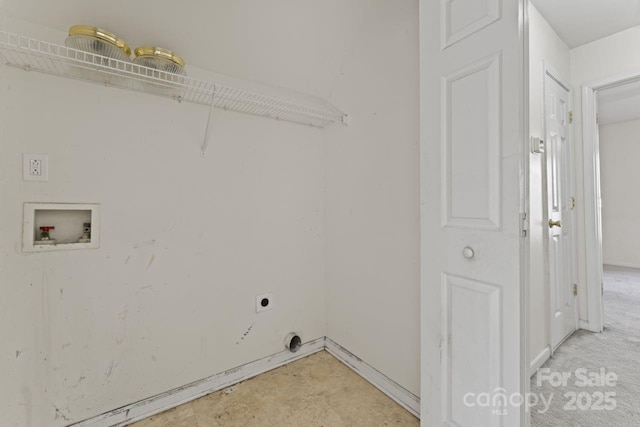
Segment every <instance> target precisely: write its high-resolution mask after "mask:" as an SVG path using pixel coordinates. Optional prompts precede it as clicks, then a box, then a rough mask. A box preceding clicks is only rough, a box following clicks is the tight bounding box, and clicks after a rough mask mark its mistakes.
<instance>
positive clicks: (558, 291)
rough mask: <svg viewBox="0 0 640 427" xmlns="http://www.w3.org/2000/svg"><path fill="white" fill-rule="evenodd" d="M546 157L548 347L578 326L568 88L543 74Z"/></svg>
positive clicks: (564, 337)
mask: <svg viewBox="0 0 640 427" xmlns="http://www.w3.org/2000/svg"><path fill="white" fill-rule="evenodd" d="M545 129H546V132H545V133H546V136H545V137H546V141H545V160H546V162H545V163H546V172H545V174H546V192H547V223H548V232H549V239H548V262H549V306H550V308H551V321H550V332H551V348H552V350H555V349H556V348H557V347H558V346H559V345H560V343H562V341H564V340H565V339H566V338H567V337H568V336H569V335H571V334H572V333H573V332H574V331H575V330H576V328H577V317H578V313H577V304H576V296H575V295H574V293H575V292H574V285H575V284H577V283H578V282H577V258H576V246H575V211H574V208H575V198H574V194H575V192H574V191H573V185H572V184H573V178H572V170H573V168H572V159H573V150H572V145H571V141H570V123H569V90H568V88H567V86H565V85H563V84H561V83H559V81H558V80H556V78H555V77H554V76H552V75H550V72H547V73H546V74H545Z"/></svg>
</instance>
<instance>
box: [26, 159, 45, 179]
mask: <svg viewBox="0 0 640 427" xmlns="http://www.w3.org/2000/svg"><path fill="white" fill-rule="evenodd" d="M29 175H31V176H42V160H40V159H31V160H29Z"/></svg>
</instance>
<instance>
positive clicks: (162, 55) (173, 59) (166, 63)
mask: <svg viewBox="0 0 640 427" xmlns="http://www.w3.org/2000/svg"><path fill="white" fill-rule="evenodd" d="M134 55H135V58H134V59H133V62H134V63H136V64H138V65H143V66H145V67H149V68H154V69H156V70H160V71H165V72H167V73H173V74H180V75H186V72H185V71H184V66H185V62H184V59H182V57H180V56H178V55H177V54H176V53H174V52H172V51H170V50H169V49H164V48H161V47H157V46H140V47H138V48H136V50H135V51H134Z"/></svg>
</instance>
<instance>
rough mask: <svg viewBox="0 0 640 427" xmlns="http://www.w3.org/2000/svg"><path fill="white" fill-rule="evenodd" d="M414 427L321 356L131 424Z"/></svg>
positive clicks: (374, 391) (388, 402)
mask: <svg viewBox="0 0 640 427" xmlns="http://www.w3.org/2000/svg"><path fill="white" fill-rule="evenodd" d="M419 425H420V422H419V421H418V419H417V418H416V417H414V416H413V415H412V414H411V413H409V412H408V411H406V410H405V409H404V408H402V407H401V406H400V405H398V404H397V403H395V402H394V401H392V400H391V399H389V398H388V397H387V396H385V395H384V394H383V393H382V392H380V391H379V390H378V389H376V388H375V387H373V386H372V385H371V384H369V383H368V382H367V381H365V380H364V379H362V378H361V377H360V376H359V375H357V374H356V373H355V372H353V371H352V370H351V369H349V368H348V367H346V366H345V365H344V364H342V363H341V362H340V361H338V360H337V359H336V358H334V357H333V356H332V355H331V354H329V353H327V352H326V351H322V352H319V353H316V354H313V355H311V356H308V357H305V358H303V359H300V360H297V361H295V362H292V363H289V364H287V365H285V366H282V367H280V368H277V369H274V370H272V371H269V372H266V373H264V374H262V375H258V376H257V377H254V378H252V379H250V380H247V381H244V382H242V383H239V384H237V385H235V386H233V387H230V388H227V389H225V390H222V391H219V392H215V393H212V394H210V395H208V396H204V397H202V398H200V399H197V400H194V401H192V402H189V403H186V404H184V405H181V406H179V407H177V408H174V409H171V410H168V411H166V412H163V413H160V414H157V415H154V416H152V417H149V418H147V419H144V420H141V421H138V422H136V423H134V424H131V426H134V427H254V426H255V427H272V426H273V427H285V426H301V427H302V426H304V427H312V426H318V427H319V426H324V427H342V426H344V427H347V426H362V427H374V426H407V427H409V426H419Z"/></svg>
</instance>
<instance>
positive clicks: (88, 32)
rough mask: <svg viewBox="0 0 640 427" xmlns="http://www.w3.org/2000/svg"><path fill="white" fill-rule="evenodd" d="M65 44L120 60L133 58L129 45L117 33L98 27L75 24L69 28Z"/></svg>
mask: <svg viewBox="0 0 640 427" xmlns="http://www.w3.org/2000/svg"><path fill="white" fill-rule="evenodd" d="M65 44H66V45H67V46H68V47H71V48H74V49H78V50H83V51H85V52H90V53H94V54H96V55H102V56H106V57H108V58H113V59H118V60H120V61H130V60H131V48H130V47H129V45H128V44H127V43H126V42H125V41H124V40H122V39H121V38H120V37H118V36H116V35H115V34H113V33H111V32H109V31H107V30H103V29H102V28H98V27H92V26H89V25H74V26H73V27H71V28H69V37H68V38H67V39H66V40H65Z"/></svg>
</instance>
